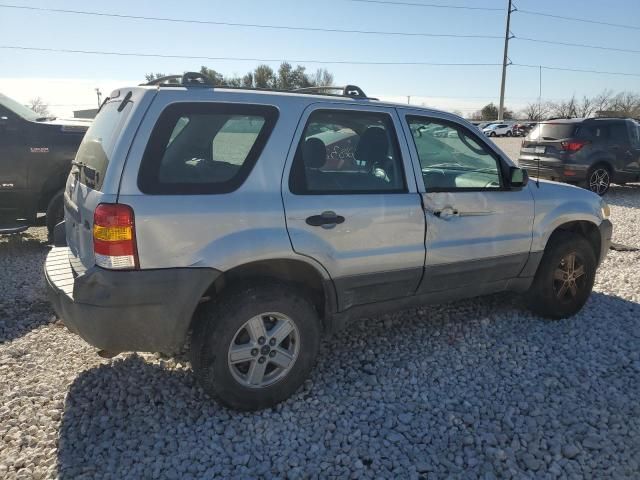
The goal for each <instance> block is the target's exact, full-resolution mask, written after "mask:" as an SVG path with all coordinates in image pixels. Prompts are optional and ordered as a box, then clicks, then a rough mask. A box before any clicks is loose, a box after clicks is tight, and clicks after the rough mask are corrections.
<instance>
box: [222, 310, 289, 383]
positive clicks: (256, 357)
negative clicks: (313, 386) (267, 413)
mask: <svg viewBox="0 0 640 480" xmlns="http://www.w3.org/2000/svg"><path fill="white" fill-rule="evenodd" d="M299 350H300V335H299V334H298V328H297V327H296V324H295V323H294V322H293V320H292V319H291V318H289V317H288V316H287V315H284V314H282V313H277V312H269V313H262V314H260V315H256V316H255V317H253V318H251V319H250V320H248V321H247V322H246V323H245V324H244V325H242V327H240V328H239V329H238V331H237V332H236V334H235V335H234V337H233V340H232V341H231V345H230V346H229V352H228V355H227V365H228V367H229V371H230V372H231V374H232V375H233V378H234V379H235V380H236V381H237V382H238V383H240V384H241V385H243V386H245V387H248V388H264V387H268V386H269V385H273V384H274V383H276V382H277V381H278V380H281V379H282V378H284V377H285V376H286V375H287V374H288V373H289V371H290V370H291V368H292V367H293V365H294V364H295V362H296V359H297V357H298V353H299Z"/></svg>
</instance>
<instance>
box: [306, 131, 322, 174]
mask: <svg viewBox="0 0 640 480" xmlns="http://www.w3.org/2000/svg"><path fill="white" fill-rule="evenodd" d="M302 160H303V161H304V166H305V167H307V168H316V169H318V168H322V167H324V164H325V163H326V161H327V147H326V146H325V144H324V142H323V141H322V140H320V139H319V138H316V137H311V138H308V139H307V140H306V141H305V142H304V144H303V145H302Z"/></svg>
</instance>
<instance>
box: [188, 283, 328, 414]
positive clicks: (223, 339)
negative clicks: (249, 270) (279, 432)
mask: <svg viewBox="0 0 640 480" xmlns="http://www.w3.org/2000/svg"><path fill="white" fill-rule="evenodd" d="M223 295H224V298H222V299H221V300H220V301H219V302H215V303H212V304H210V305H206V306H204V308H202V309H201V311H199V312H198V313H197V318H196V324H195V327H194V329H193V335H192V343H191V364H192V366H193V371H194V374H195V377H196V379H197V380H198V381H199V383H200V384H201V385H202V387H203V389H204V390H205V392H207V393H208V394H209V395H210V396H211V397H213V398H215V399H217V400H219V401H220V402H221V403H223V404H224V405H226V406H228V407H231V408H234V409H237V410H260V409H263V408H268V407H273V406H274V405H276V404H278V403H279V402H281V401H283V400H285V399H286V398H288V397H290V396H291V395H292V394H293V393H295V391H296V390H297V389H298V387H300V385H302V383H303V382H304V380H305V379H306V378H307V377H308V375H309V373H310V371H311V369H312V368H313V365H314V364H315V361H316V357H317V354H318V347H319V343H320V335H321V329H320V320H319V318H318V314H317V312H316V310H315V308H314V306H313V305H312V303H311V302H310V301H309V300H308V299H307V297H306V296H305V295H304V294H303V293H302V292H300V291H299V290H297V289H296V288H294V287H292V286H290V285H286V284H282V283H277V282H267V281H265V282H261V283H258V284H255V285H253V286H245V287H242V288H239V289H235V290H231V291H229V292H228V293H227V292H225V293H223ZM286 322H291V324H292V325H293V327H291V325H288V324H287V323H286ZM272 324H273V326H271V325H272ZM256 325H262V327H263V328H264V331H262V332H261V333H263V334H265V340H264V341H262V340H259V338H260V337H259V336H258V335H257V334H256V332H258V331H260V330H259V328H255V326H256ZM281 326H287V327H290V328H292V330H291V333H289V334H288V336H287V337H284V340H279V339H278V340H276V338H275V337H273V340H272V339H270V338H269V337H270V334H273V332H274V330H276V329H277V328H278V327H281ZM251 331H253V334H252V333H251ZM276 342H277V343H276ZM232 345H235V346H236V347H237V350H236V355H237V357H236V359H235V360H232V359H233V357H232V352H231V347H232ZM272 352H276V353H275V354H274V353H272ZM284 352H286V354H287V355H289V358H292V360H291V362H289V364H288V367H287V368H286V369H285V368H283V367H280V366H278V365H277V364H276V363H275V362H276V361H277V360H276V359H278V361H282V360H283V359H284V360H285V361H283V362H282V364H284V363H286V360H287V359H288V357H287V355H285V354H284ZM244 358H248V359H249V360H247V361H244V360H243V359H244ZM272 358H273V360H272ZM239 360H240V361H239ZM234 361H235V362H236V363H233V362H234ZM260 365H264V367H263V370H262V372H263V373H264V376H262V377H261V376H260V373H259V372H260ZM252 373H253V374H254V375H253V376H252ZM260 380H261V381H260Z"/></svg>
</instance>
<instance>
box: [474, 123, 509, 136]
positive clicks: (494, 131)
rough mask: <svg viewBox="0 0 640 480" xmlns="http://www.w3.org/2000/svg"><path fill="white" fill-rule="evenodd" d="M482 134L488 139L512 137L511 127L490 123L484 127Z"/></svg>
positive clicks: (506, 124)
mask: <svg viewBox="0 0 640 480" xmlns="http://www.w3.org/2000/svg"><path fill="white" fill-rule="evenodd" d="M482 133H484V134H485V135H486V136H488V137H503V136H504V137H510V136H512V135H513V132H512V130H511V125H509V124H508V123H492V124H490V125H487V126H486V127H484V128H483V129H482Z"/></svg>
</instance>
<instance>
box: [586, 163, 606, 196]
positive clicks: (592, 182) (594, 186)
mask: <svg viewBox="0 0 640 480" xmlns="http://www.w3.org/2000/svg"><path fill="white" fill-rule="evenodd" d="M610 186H611V172H610V171H609V169H608V168H607V167H605V166H604V165H596V166H595V167H592V168H591V169H590V170H589V173H588V175H587V187H588V188H589V190H591V191H592V192H593V193H596V194H598V195H600V196H602V195H604V194H605V193H607V192H608V191H609V187H610Z"/></svg>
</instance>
